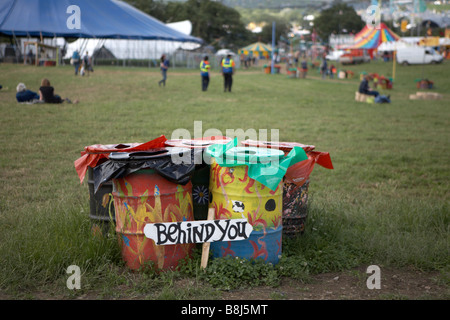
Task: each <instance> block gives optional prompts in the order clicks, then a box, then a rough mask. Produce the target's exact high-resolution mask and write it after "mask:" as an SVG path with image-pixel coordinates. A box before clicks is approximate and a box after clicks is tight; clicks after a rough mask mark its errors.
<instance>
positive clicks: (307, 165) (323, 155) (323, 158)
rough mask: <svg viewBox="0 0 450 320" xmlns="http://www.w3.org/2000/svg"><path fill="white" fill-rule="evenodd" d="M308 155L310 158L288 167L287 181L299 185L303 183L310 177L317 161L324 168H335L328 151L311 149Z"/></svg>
mask: <svg viewBox="0 0 450 320" xmlns="http://www.w3.org/2000/svg"><path fill="white" fill-rule="evenodd" d="M306 155H307V156H308V160H304V161H301V162H298V163H296V164H294V165H293V166H291V167H289V168H288V170H287V171H286V175H285V176H284V177H285V182H286V183H294V184H296V185H297V186H301V185H303V184H304V183H305V182H306V181H307V180H308V179H309V175H310V174H311V172H312V171H313V169H314V165H315V164H316V163H317V164H318V165H320V166H322V167H324V168H327V169H333V164H332V163H331V158H330V154H329V153H328V152H318V151H310V152H307V153H306Z"/></svg>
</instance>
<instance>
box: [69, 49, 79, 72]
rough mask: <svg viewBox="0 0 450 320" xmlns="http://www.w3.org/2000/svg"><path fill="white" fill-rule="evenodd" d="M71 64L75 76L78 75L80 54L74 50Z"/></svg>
mask: <svg viewBox="0 0 450 320" xmlns="http://www.w3.org/2000/svg"><path fill="white" fill-rule="evenodd" d="M71 63H72V64H73V66H74V67H75V75H78V70H79V69H80V63H81V58H80V54H79V53H78V51H77V50H75V51H74V52H73V54H72V59H71Z"/></svg>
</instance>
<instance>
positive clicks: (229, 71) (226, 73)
mask: <svg viewBox="0 0 450 320" xmlns="http://www.w3.org/2000/svg"><path fill="white" fill-rule="evenodd" d="M234 69H235V64H234V61H233V59H232V58H231V54H229V55H227V57H226V58H225V59H223V60H222V75H223V81H224V89H223V91H224V92H227V90H228V92H231V86H232V85H233V74H234Z"/></svg>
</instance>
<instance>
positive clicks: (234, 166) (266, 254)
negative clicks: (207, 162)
mask: <svg viewBox="0 0 450 320" xmlns="http://www.w3.org/2000/svg"><path fill="white" fill-rule="evenodd" d="M231 146H232V145H231ZM212 147H213V148H214V147H216V146H212ZM210 148H211V147H209V148H208V149H207V151H206V152H207V153H208V154H209V155H211V156H212V157H211V177H210V208H214V210H215V218H216V219H238V218H245V219H247V221H248V222H249V223H250V224H251V225H252V226H253V231H252V233H251V235H250V237H249V238H248V239H246V240H241V241H229V242H213V243H211V252H212V255H213V257H214V258H218V257H225V256H232V257H239V258H245V259H262V260H264V261H265V262H267V263H272V264H276V263H278V262H279V259H280V256H281V253H282V230H283V224H282V203H283V184H282V177H283V176H284V173H285V169H283V168H287V167H289V166H290V165H291V164H293V163H295V162H298V161H302V160H304V159H306V154H305V153H304V151H303V150H301V149H300V150H301V152H300V151H299V150H298V149H296V150H295V152H294V153H292V155H291V156H289V157H286V156H285V155H284V153H283V152H282V151H280V150H276V149H268V148H254V147H231V148H230V144H229V145H228V147H226V148H225V149H223V150H220V147H219V148H216V149H215V150H213V149H210ZM302 153H303V154H302Z"/></svg>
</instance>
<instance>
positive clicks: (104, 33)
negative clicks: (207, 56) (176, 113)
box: [0, 0, 203, 43]
mask: <svg viewBox="0 0 450 320" xmlns="http://www.w3.org/2000/svg"><path fill="white" fill-rule="evenodd" d="M0 34H5V35H9V36H14V37H65V38H114V39H141V40H142V39H147V40H155V39H158V40H170V41H181V42H186V41H188V42H196V43H202V42H203V41H202V40H201V39H199V38H196V37H193V36H190V35H186V34H183V33H181V32H179V31H177V30H175V29H173V28H170V27H168V26H166V25H165V24H164V23H162V22H161V21H159V20H157V19H155V18H153V17H151V16H149V15H148V14H146V13H144V12H142V11H139V10H138V9H136V8H134V7H133V6H131V5H129V4H127V3H125V2H123V1H119V0H95V1H91V0H45V1H40V0H2V1H1V2H0Z"/></svg>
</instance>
